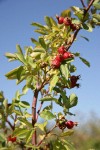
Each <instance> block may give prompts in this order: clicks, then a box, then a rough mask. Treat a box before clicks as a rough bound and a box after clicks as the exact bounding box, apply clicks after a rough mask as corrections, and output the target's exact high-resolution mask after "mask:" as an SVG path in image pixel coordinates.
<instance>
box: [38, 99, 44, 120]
mask: <svg viewBox="0 0 100 150" xmlns="http://www.w3.org/2000/svg"><path fill="white" fill-rule="evenodd" d="M42 105H43V102H41V104H40V107H39V109H38V111H37V116H36V120H38V116H39V114H40V111H41V108H42Z"/></svg>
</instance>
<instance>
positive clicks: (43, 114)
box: [40, 110, 56, 120]
mask: <svg viewBox="0 0 100 150" xmlns="http://www.w3.org/2000/svg"><path fill="white" fill-rule="evenodd" d="M40 117H42V118H44V119H45V120H51V119H54V118H56V116H55V115H54V114H53V113H51V112H50V111H48V110H44V111H42V112H41V113H40Z"/></svg>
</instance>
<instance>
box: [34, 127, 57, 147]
mask: <svg viewBox="0 0 100 150" xmlns="http://www.w3.org/2000/svg"><path fill="white" fill-rule="evenodd" d="M56 127H57V125H55V126H54V127H53V128H52V129H51V130H49V131H48V132H47V133H46V134H45V136H44V137H43V139H42V140H41V141H40V142H39V143H38V144H37V146H39V145H41V143H42V142H43V141H44V140H45V138H46V137H47V136H48V134H49V133H50V132H52V131H53V130H54V129H55V128H56Z"/></svg>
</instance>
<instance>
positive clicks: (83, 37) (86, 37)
mask: <svg viewBox="0 0 100 150" xmlns="http://www.w3.org/2000/svg"><path fill="white" fill-rule="evenodd" d="M81 37H82V38H83V39H85V40H86V41H88V42H89V39H88V38H87V37H84V36H82V35H81Z"/></svg>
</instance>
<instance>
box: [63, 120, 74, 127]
mask: <svg viewBox="0 0 100 150" xmlns="http://www.w3.org/2000/svg"><path fill="white" fill-rule="evenodd" d="M65 124H66V127H67V128H68V129H72V128H73V127H74V125H75V124H74V122H73V121H67V122H65Z"/></svg>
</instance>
